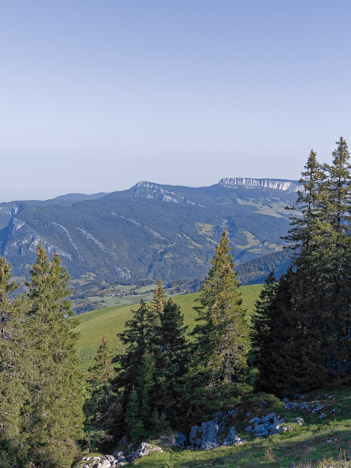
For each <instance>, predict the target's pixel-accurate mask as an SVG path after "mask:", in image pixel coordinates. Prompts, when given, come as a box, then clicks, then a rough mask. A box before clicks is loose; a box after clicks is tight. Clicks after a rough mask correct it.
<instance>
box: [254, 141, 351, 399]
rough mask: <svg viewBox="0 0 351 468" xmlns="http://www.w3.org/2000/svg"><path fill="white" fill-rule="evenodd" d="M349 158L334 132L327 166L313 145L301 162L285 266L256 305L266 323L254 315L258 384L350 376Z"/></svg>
mask: <svg viewBox="0 0 351 468" xmlns="http://www.w3.org/2000/svg"><path fill="white" fill-rule="evenodd" d="M349 159H350V156H349V152H348V148H347V144H346V142H345V140H344V139H343V138H340V141H338V142H337V148H336V150H335V151H334V152H333V161H332V164H331V165H329V164H324V165H321V164H319V163H318V161H317V159H316V154H315V153H314V152H313V151H312V152H311V154H310V156H309V158H308V160H307V164H306V166H305V171H304V172H303V173H302V178H301V181H300V182H301V184H302V186H303V190H301V191H300V192H299V196H298V200H297V208H298V209H299V211H300V213H301V214H302V216H301V217H298V216H294V217H292V224H291V229H290V232H289V235H288V237H287V240H288V241H289V242H290V248H291V249H292V250H293V251H294V255H293V263H292V268H291V269H289V270H288V273H287V274H286V275H285V276H283V277H281V279H280V281H279V284H278V287H277V290H276V291H275V293H274V295H273V296H274V297H273V299H272V300H270V301H268V303H266V304H264V303H263V304H261V310H260V311H259V312H260V314H261V317H263V318H264V320H266V321H267V323H269V324H270V325H269V327H268V328H269V329H267V326H264V323H262V319H260V320H256V321H254V330H253V332H252V336H253V337H254V346H256V348H258V358H257V365H258V369H259V373H258V377H257V386H258V388H261V389H264V390H269V391H274V392H276V393H277V394H280V395H283V394H291V393H294V392H300V391H309V390H311V389H314V388H318V387H320V386H325V385H334V386H340V385H344V384H347V385H349V382H350V380H351V338H350V330H351V314H350V310H351V286H350V284H351V283H350V277H351V267H350V265H351V240H350V239H351V236H350V234H351V230H350V226H351V167H350V163H349ZM267 287H268V286H266V288H267ZM264 343H266V345H264ZM260 347H261V348H262V350H263V351H262V350H261V351H260V349H259V348H260ZM256 351H257V350H256Z"/></svg>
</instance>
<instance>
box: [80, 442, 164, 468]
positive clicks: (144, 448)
mask: <svg viewBox="0 0 351 468" xmlns="http://www.w3.org/2000/svg"><path fill="white" fill-rule="evenodd" d="M153 452H159V453H162V452H163V450H162V449H161V447H158V446H157V445H151V444H149V443H148V442H141V444H139V445H138V446H136V444H131V445H130V446H129V447H128V448H127V449H126V450H124V451H121V452H117V451H116V452H114V453H113V455H104V456H103V457H84V458H83V460H82V461H83V462H87V463H86V464H84V465H82V466H81V468H117V467H120V466H125V465H128V464H133V463H134V462H135V460H138V459H139V458H143V457H146V456H147V455H149V454H150V453H153Z"/></svg>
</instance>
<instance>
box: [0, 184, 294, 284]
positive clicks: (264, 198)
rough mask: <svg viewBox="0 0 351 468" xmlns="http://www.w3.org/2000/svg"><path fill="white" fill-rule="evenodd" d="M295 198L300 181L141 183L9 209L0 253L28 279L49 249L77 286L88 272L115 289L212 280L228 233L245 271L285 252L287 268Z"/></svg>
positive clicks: (0, 225)
mask: <svg viewBox="0 0 351 468" xmlns="http://www.w3.org/2000/svg"><path fill="white" fill-rule="evenodd" d="M257 181H258V182H257ZM296 189H297V184H296V183H295V182H294V181H275V180H269V179H264V180H263V181H261V182H260V179H223V180H222V181H220V183H218V184H216V185H213V186H211V187H201V188H191V187H175V186H166V185H160V184H154V183H150V182H140V183H138V184H137V185H135V186H134V187H132V188H131V189H129V190H125V191H122V192H114V193H110V194H107V195H105V194H97V195H94V196H92V197H89V196H87V195H81V194H78V195H74V194H73V195H72V194H71V195H68V196H63V197H58V199H54V200H48V201H45V202H14V203H12V204H11V203H4V204H0V253H1V255H3V256H5V257H6V258H7V259H8V260H9V261H10V262H11V263H12V265H13V270H14V273H15V275H17V276H25V275H26V274H27V272H28V266H29V265H31V264H33V262H34V260H35V253H36V248H37V246H38V244H39V242H40V241H42V242H43V243H44V245H45V247H46V248H47V249H48V251H49V252H50V253H52V252H53V251H54V250H58V253H59V255H60V256H61V257H62V259H63V262H64V264H65V265H66V266H67V268H68V271H69V273H70V275H71V276H72V277H74V278H78V277H80V276H82V275H85V274H86V273H88V272H92V273H93V274H94V278H95V279H96V280H98V281H103V280H106V281H108V282H116V283H117V282H134V281H138V280H140V279H148V280H153V279H155V278H156V277H157V276H158V275H160V276H161V277H162V278H163V279H164V280H165V281H169V280H178V279H184V278H203V277H204V276H205V275H206V273H207V271H208V267H209V261H210V259H211V258H212V256H213V248H214V246H215V245H216V243H217V242H218V240H219V236H220V234H221V232H222V230H223V228H224V227H226V228H227V229H228V232H229V236H230V239H231V242H232V248H233V251H234V256H235V261H236V263H237V264H238V265H241V264H245V263H247V262H248V261H251V260H256V259H257V258H258V257H262V256H266V255H273V256H274V255H275V254H276V253H278V256H277V257H275V259H274V262H273V263H276V264H277V267H278V268H279V266H280V263H281V262H280V261H279V259H280V256H279V255H280V252H281V251H282V248H283V245H284V242H283V241H282V239H281V236H284V235H285V234H286V233H287V230H288V226H289V221H288V216H289V211H287V210H286V209H285V208H286V206H287V205H289V206H291V205H292V204H293V203H294V201H295V199H296ZM91 198H92V199H91ZM76 199H79V200H81V201H78V202H75V200H76ZM284 261H286V259H285V260H284ZM266 263H267V262H265V261H263V262H261V265H260V266H259V267H257V265H256V267H257V268H258V271H259V273H258V276H257V275H256V277H254V278H253V277H250V272H251V273H252V269H251V270H250V271H249V272H248V273H249V274H248V278H250V281H258V280H260V281H261V278H262V276H263V277H264V275H265V274H266V273H267V267H265V266H264V265H265V264H266ZM268 263H269V262H268ZM262 266H263V269H262ZM251 276H252V275H251Z"/></svg>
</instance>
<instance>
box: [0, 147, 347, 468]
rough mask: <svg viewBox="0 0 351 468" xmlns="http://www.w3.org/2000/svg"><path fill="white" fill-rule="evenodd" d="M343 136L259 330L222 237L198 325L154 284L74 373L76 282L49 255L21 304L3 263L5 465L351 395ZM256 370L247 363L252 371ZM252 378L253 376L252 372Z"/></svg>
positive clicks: (0, 398) (305, 178)
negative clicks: (215, 418) (257, 398)
mask: <svg viewBox="0 0 351 468" xmlns="http://www.w3.org/2000/svg"><path fill="white" fill-rule="evenodd" d="M349 161H350V155H349V152H348V148H347V145H346V142H345V140H344V139H343V138H341V139H340V141H339V142H337V148H336V150H335V151H334V153H333V160H332V163H331V164H330V165H329V164H320V163H319V162H318V161H317V156H316V154H315V152H314V151H312V152H311V154H310V155H309V157H308V160H307V163H306V166H305V169H304V171H303V173H302V176H301V180H300V183H301V190H300V191H299V192H298V199H297V203H296V207H295V210H296V214H295V215H294V216H293V217H292V218H291V228H290V231H289V234H288V236H287V238H286V240H287V242H288V246H289V249H290V252H291V257H292V258H291V264H290V267H289V268H288V270H287V272H286V273H285V274H283V275H282V276H280V278H276V277H275V276H274V273H273V272H272V273H271V274H270V275H268V277H267V278H266V282H265V285H264V287H263V289H262V292H261V295H260V299H259V300H258V301H257V303H256V308H255V313H254V316H253V319H252V324H251V332H250V328H249V324H248V322H247V318H246V315H245V311H244V310H243V308H242V303H241V297H240V293H239V289H238V288H239V281H238V278H237V273H235V271H234V266H235V265H234V261H233V257H232V254H231V249H230V245H229V239H228V235H227V233H226V231H224V232H223V234H222V237H221V239H220V242H219V244H218V245H217V247H216V249H215V253H214V257H213V259H212V261H211V267H210V270H209V273H208V276H207V278H206V279H205V281H204V282H203V284H202V285H201V287H200V290H199V297H198V304H197V306H196V307H195V309H196V311H197V318H196V325H195V327H194V328H193V330H192V332H191V333H188V330H187V327H186V326H185V325H184V317H183V315H182V312H181V310H180V308H179V306H177V305H176V304H175V303H174V302H173V301H172V300H171V299H169V298H167V297H166V294H165V290H164V287H163V284H162V281H161V279H160V278H159V279H158V282H157V286H156V288H155V291H154V294H153V299H152V301H151V302H150V303H148V304H147V303H145V302H144V301H141V302H140V303H139V305H138V307H137V308H136V309H135V310H134V311H133V313H132V317H131V318H130V320H128V321H127V322H126V325H125V329H124V331H123V333H121V334H120V335H119V343H120V346H119V348H118V349H119V351H118V353H116V352H112V351H111V349H110V348H109V345H108V343H107V341H106V340H105V339H104V338H103V340H102V342H101V345H100V347H99V348H98V350H97V353H96V358H95V361H94V364H93V366H92V367H91V368H90V369H89V372H88V376H87V378H86V379H85V378H83V376H82V375H81V374H80V373H79V371H78V360H77V356H76V353H75V346H76V341H77V334H76V333H75V332H74V327H75V326H76V319H74V318H73V317H71V316H72V311H71V307H70V302H69V301H68V300H67V297H68V296H69V294H70V292H69V291H68V290H67V281H68V275H67V273H66V271H65V269H64V268H63V267H62V266H61V264H60V259H59V257H58V255H57V254H54V256H53V258H52V260H50V259H49V257H48V254H47V253H46V251H45V249H44V247H43V245H42V244H40V245H39V248H38V255H37V261H36V263H35V264H34V266H33V267H32V269H31V272H30V279H29V281H28V282H27V283H26V292H25V293H23V294H17V295H16V294H15V290H16V288H17V285H16V283H15V282H13V281H12V280H11V272H10V270H11V268H10V265H9V264H8V263H7V262H6V261H5V260H4V259H0V467H3V468H12V467H30V466H31V467H35V466H36V467H57V468H59V467H60V468H61V467H62V468H65V467H69V466H71V464H72V462H73V461H74V459H75V458H76V457H77V456H78V455H79V451H80V448H79V447H82V446H83V447H85V448H88V449H89V450H90V449H92V448H94V447H95V446H100V447H102V448H103V447H104V446H105V447H106V446H113V445H114V444H116V443H117V441H118V440H119V439H121V438H122V437H123V436H125V437H126V438H127V440H128V441H138V440H141V439H144V438H149V437H150V438H155V437H157V436H158V435H160V434H161V433H164V432H167V431H170V430H184V431H186V430H187V429H188V428H189V427H190V426H191V425H193V424H196V423H199V422H201V421H202V420H204V419H206V418H207V417H208V416H210V415H211V414H212V413H213V412H215V411H218V410H225V409H228V408H232V407H233V406H235V405H236V404H237V403H238V402H239V401H240V400H241V399H242V398H243V397H245V395H246V394H248V393H249V392H251V391H252V387H250V385H249V381H251V380H250V379H251V378H252V375H253V373H252V370H253V368H252V366H254V367H256V368H257V371H258V372H257V374H256V378H255V384H254V385H255V390H256V391H262V390H263V391H266V392H269V393H275V394H277V395H279V396H283V395H284V396H285V395H291V394H293V393H296V392H305V391H309V390H312V389H315V388H318V387H323V386H328V387H330V386H341V385H350V383H351V281H350V278H351V236H350V230H351V166H350V162H349ZM248 363H250V365H249V364H248ZM250 366H251V367H250Z"/></svg>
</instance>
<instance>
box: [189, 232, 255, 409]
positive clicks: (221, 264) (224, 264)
mask: <svg viewBox="0 0 351 468" xmlns="http://www.w3.org/2000/svg"><path fill="white" fill-rule="evenodd" d="M211 265H212V267H211V269H210V271H209V273H208V276H207V278H206V280H205V282H204V283H203V285H202V286H201V288H200V298H199V301H200V304H201V305H200V306H198V307H196V310H197V313H198V317H197V322H198V324H197V325H196V327H195V329H194V331H193V336H194V338H195V350H196V351H195V352H196V361H197V362H196V366H195V367H196V372H195V374H193V375H194V376H195V378H196V379H198V380H199V382H201V384H200V385H199V386H197V389H198V391H199V392H200V393H202V395H203V404H204V406H205V407H206V406H208V407H209V410H212V409H213V408H217V409H219V408H223V407H227V406H231V405H233V404H234V402H235V401H236V398H237V397H238V396H239V395H241V394H242V392H243V391H244V390H245V388H246V384H245V378H246V376H247V351H248V341H249V340H248V326H247V323H246V321H245V316H244V310H243V309H242V307H241V303H242V300H241V297H240V293H239V289H238V288H239V281H238V279H237V275H236V273H235V272H234V269H233V268H234V262H233V256H232V254H231V248H230V245H229V238H228V235H227V232H226V231H225V230H224V232H223V234H222V237H221V240H220V243H219V244H218V245H217V247H216V249H215V255H214V257H213V259H212V261H211ZM198 398H199V395H193V396H192V397H191V399H192V400H193V401H198ZM200 404H201V403H200Z"/></svg>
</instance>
